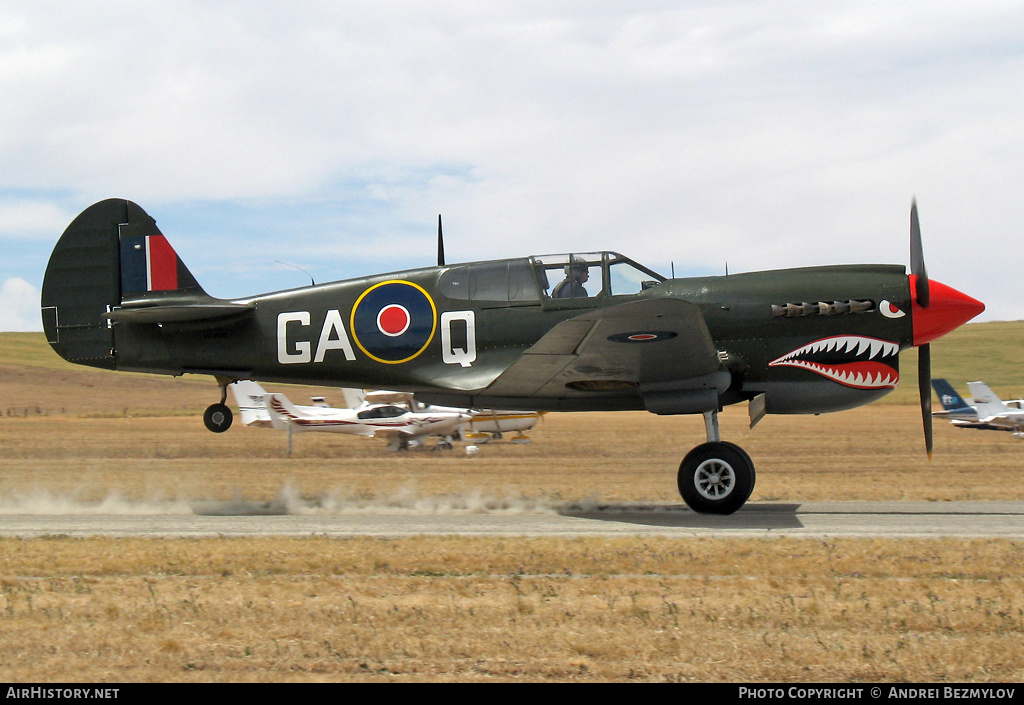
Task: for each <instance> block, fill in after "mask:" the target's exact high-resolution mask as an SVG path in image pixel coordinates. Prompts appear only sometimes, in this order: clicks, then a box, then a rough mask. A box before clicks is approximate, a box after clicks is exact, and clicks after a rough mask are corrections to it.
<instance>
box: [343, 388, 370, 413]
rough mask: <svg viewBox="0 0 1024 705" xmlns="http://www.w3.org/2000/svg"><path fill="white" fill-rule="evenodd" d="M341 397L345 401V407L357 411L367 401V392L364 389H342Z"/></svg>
mask: <svg viewBox="0 0 1024 705" xmlns="http://www.w3.org/2000/svg"><path fill="white" fill-rule="evenodd" d="M341 396H342V398H343V399H344V400H345V406H347V407H348V408H349V409H355V408H356V407H357V406H361V405H362V403H363V402H364V401H366V392H364V391H363V390H362V389H352V388H350V387H342V388H341Z"/></svg>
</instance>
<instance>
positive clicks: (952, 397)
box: [932, 379, 971, 411]
mask: <svg viewBox="0 0 1024 705" xmlns="http://www.w3.org/2000/svg"><path fill="white" fill-rule="evenodd" d="M932 388H933V389H935V394H936V395H938V397H939V403H940V404H942V408H943V409H945V410H946V411H961V410H962V411H970V410H971V405H970V404H968V403H967V402H966V401H964V398H963V397H961V396H960V395H959V394H957V391H956V390H955V389H953V385H951V384H950V383H949V382H947V381H946V380H944V379H933V380H932Z"/></svg>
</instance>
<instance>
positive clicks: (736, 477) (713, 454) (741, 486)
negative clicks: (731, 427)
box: [678, 441, 755, 514]
mask: <svg viewBox="0 0 1024 705" xmlns="http://www.w3.org/2000/svg"><path fill="white" fill-rule="evenodd" d="M754 480H755V474H754V463H753V462H752V461H751V460H750V456H749V455H747V453H746V451H744V450H743V449H742V448H740V447H739V446H738V445H735V444H733V443H727V442H725V441H715V442H711V443H703V444H701V445H699V446H697V447H696V448H694V449H693V450H691V451H690V452H689V453H687V454H686V457H685V458H683V462H682V463H681V464H680V465H679V478H678V482H679V494H680V495H682V497H683V501H685V502H686V504H687V506H689V507H690V509H692V510H693V511H695V512H700V513H701V514H732V513H733V512H735V511H736V510H737V509H739V508H740V507H742V506H743V505H744V504H745V503H746V501H747V499H749V498H750V493H751V492H753V491H754Z"/></svg>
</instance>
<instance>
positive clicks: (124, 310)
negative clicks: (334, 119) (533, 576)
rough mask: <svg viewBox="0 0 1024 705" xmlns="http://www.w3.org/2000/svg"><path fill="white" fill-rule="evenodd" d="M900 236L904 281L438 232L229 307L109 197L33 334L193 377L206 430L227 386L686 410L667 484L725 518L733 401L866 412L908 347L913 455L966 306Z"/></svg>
mask: <svg viewBox="0 0 1024 705" xmlns="http://www.w3.org/2000/svg"><path fill="white" fill-rule="evenodd" d="M910 231H911V234H910V274H909V276H908V274H907V270H906V267H904V266H902V265H878V264H866V265H841V266H826V267H804V268H800V269H784V270H776V271H766V272H750V273H745V274H732V275H726V276H716V277H693V278H685V279H675V278H671V279H667V278H665V277H663V276H661V275H659V274H657V273H655V272H654V271H653V270H651V269H648V268H646V267H644V266H642V265H640V264H638V263H636V262H634V261H633V260H630V259H628V258H627V257H624V256H622V255H620V254H617V253H615V252H607V251H605V252H590V253H569V254H562V255H539V256H533V257H521V258H516V259H503V260H493V261H485V262H469V263H463V264H455V265H447V264H446V263H445V261H444V249H443V245H442V242H441V237H440V222H439V223H438V266H436V267H425V268H421V269H414V270H408V271H403V272H392V273H388V274H378V275H373V276H368V277H364V278H359V279H350V280H346V281H339V282H333V283H329V284H319V285H314V286H309V287H304V288H299V289H292V290H288V291H279V292H273V293H269V294H262V295H258V296H252V297H247V298H241V299H233V300H226V299H217V298H214V297H211V296H209V295H208V294H207V293H206V292H205V291H203V289H202V287H200V285H199V283H198V282H197V281H196V280H195V278H194V277H193V276H192V274H191V273H190V272H189V270H188V269H187V268H186V267H185V265H184V263H183V262H182V261H181V259H180V258H179V257H178V255H177V253H176V252H175V251H174V249H173V248H172V247H171V245H170V243H169V242H168V241H167V239H166V238H165V237H164V235H163V234H162V233H161V232H160V230H159V228H157V225H156V221H154V220H153V218H152V217H150V216H149V215H148V214H147V213H146V212H145V211H143V210H142V208H140V207H139V206H137V205H136V204H134V203H132V202H130V201H126V200H121V199H110V200H106V201H102V202H100V203H97V204H94V205H93V206H90V207H89V208H87V209H86V210H85V211H83V212H82V213H81V214H80V215H79V216H78V217H77V218H76V219H75V220H74V221H73V222H72V223H71V224H70V225H69V226H68V228H67V229H66V230H65V231H64V234H63V235H62V236H61V238H60V240H59V241H58V242H57V244H56V247H55V248H54V251H53V254H52V255H51V256H50V261H49V264H48V265H47V269H46V274H45V276H44V279H43V286H42V297H41V307H42V318H43V329H44V331H45V333H46V336H47V340H48V341H49V342H50V344H51V345H52V346H53V348H54V350H55V351H57V353H58V354H60V355H61V356H62V357H64V358H65V359H66V360H69V361H71V362H75V363H79V364H84V365H91V366H94V367H102V368H108V369H116V370H127V371H133V372H152V373H159V374H169V375H181V374H184V373H195V374H207V375H212V376H213V377H214V378H215V379H216V380H217V383H218V384H219V386H220V388H221V398H220V402H219V403H216V404H212V405H211V406H210V407H209V408H208V409H207V412H206V414H205V416H204V420H205V422H206V424H207V427H208V428H210V429H211V430H214V431H223V430H225V429H227V427H228V426H229V425H230V423H231V410H230V408H229V407H228V406H227V405H225V404H224V401H225V400H226V398H227V386H228V385H229V384H230V383H232V382H234V381H236V380H244V379H257V380H263V381H267V382H285V383H301V384H311V385H324V384H330V385H332V386H340V387H357V388H363V389H397V390H400V391H405V392H410V393H415V394H416V396H417V398H418V399H420V400H422V401H424V402H426V403H431V404H445V405H448V406H456V407H464V408H507V409H517V408H518V409H534V410H538V411H613V410H624V409H646V410H647V411H650V412H652V413H655V414H701V415H703V417H704V425H705V431H706V435H707V442H706V443H702V444H701V445H698V446H697V447H696V448H694V449H693V450H691V451H690V452H689V453H688V454H687V455H686V457H685V458H683V461H682V463H681V464H680V466H679V470H678V473H677V475H676V480H677V485H678V487H679V491H680V494H681V495H682V497H683V499H684V500H685V501H686V503H687V504H688V505H689V506H690V507H691V508H693V509H694V510H696V511H699V512H710V513H719V514H729V513H732V512H734V511H736V510H737V509H738V508H739V507H741V506H742V505H743V504H744V503H745V502H746V501H747V499H748V497H749V496H750V493H751V492H752V491H753V488H754V482H755V472H754V464H753V462H752V461H751V459H750V456H748V455H747V453H746V452H745V451H744V450H742V449H741V448H740V447H739V446H736V445H734V444H732V443H728V442H724V441H722V439H721V434H720V431H719V425H718V412H719V410H720V409H721V408H722V407H723V406H725V405H729V404H736V403H739V402H747V403H748V404H749V413H750V418H751V425H753V424H755V423H757V422H758V421H759V420H760V419H761V418H762V417H763V416H764V415H765V414H818V413H822V412H830V411H841V410H843V409H849V408H852V407H855V406H859V405H861V404H866V403H868V402H871V401H874V400H876V399H878V398H879V397H881V396H883V395H885V394H888V393H889V392H890V391H891V390H892V389H893V388H894V387H895V386H896V385H897V383H898V382H899V364H898V358H899V353H900V351H901V350H905V349H907V348H910V347H912V346H916V347H918V348H919V354H918V360H919V363H918V364H919V370H918V372H919V379H920V380H921V385H920V389H919V393H920V398H921V409H922V418H923V424H924V436H925V448H926V450H927V451H928V452H929V454H930V453H931V449H932V427H931V420H932V415H931V388H930V379H931V363H930V359H931V358H930V353H929V350H930V347H929V345H930V343H931V342H932V341H933V340H935V339H937V338H939V337H940V336H942V335H945V334H946V333H948V332H949V331H951V330H953V329H954V328H956V327H958V326H960V325H962V324H963V323H965V322H967V321H969V320H970V319H971V318H973V317H974V316H976V315H978V314H979V313H981V312H982V311H983V310H984V304H982V303H981V302H979V301H976V300H975V299H973V298H971V297H969V296H967V295H965V294H963V293H961V292H959V291H957V290H956V289H953V288H951V287H948V286H946V285H944V284H941V283H939V282H936V281H930V280H929V277H928V274H927V272H926V269H925V264H924V255H923V248H922V245H921V231H920V225H919V221H918V214H917V206H916V203H915V204H914V205H913V206H912V207H911V216H910ZM585 274H588V275H589V278H588V277H586V276H584V275H585ZM562 279H570V280H572V281H574V282H575V284H574V285H573V286H558V284H559V283H560V280H562ZM584 279H588V280H587V281H586V282H585V284H584V283H583V280H584ZM555 291H557V292H558V293H559V294H560V295H559V296H554V295H553V294H554V292H555ZM810 442H814V441H810ZM638 462H643V461H642V460H640V461H638Z"/></svg>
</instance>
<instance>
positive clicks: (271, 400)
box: [263, 394, 305, 431]
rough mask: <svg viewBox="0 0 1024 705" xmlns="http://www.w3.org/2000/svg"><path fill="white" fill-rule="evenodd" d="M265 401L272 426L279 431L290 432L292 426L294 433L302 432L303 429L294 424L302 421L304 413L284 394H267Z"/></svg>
mask: <svg viewBox="0 0 1024 705" xmlns="http://www.w3.org/2000/svg"><path fill="white" fill-rule="evenodd" d="M263 399H264V400H265V401H266V404H267V412H268V413H269V414H270V425H271V426H273V427H274V428H276V429H277V430H278V431H286V430H288V427H289V425H291V427H292V430H293V431H301V430H302V429H303V427H302V426H301V425H299V424H297V423H294V422H296V421H298V420H300V419H302V418H303V417H304V416H305V414H303V413H302V411H300V410H299V409H298V408H296V406H295V405H294V404H292V403H291V402H290V401H288V397H286V396H285V395H283V394H267V395H266V396H265V397H263Z"/></svg>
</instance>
